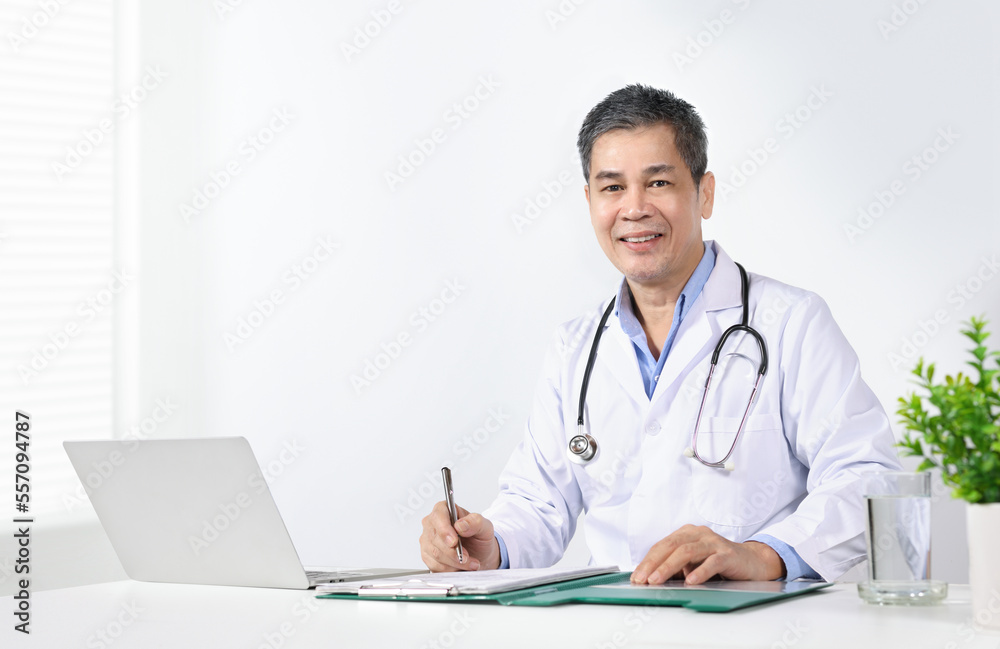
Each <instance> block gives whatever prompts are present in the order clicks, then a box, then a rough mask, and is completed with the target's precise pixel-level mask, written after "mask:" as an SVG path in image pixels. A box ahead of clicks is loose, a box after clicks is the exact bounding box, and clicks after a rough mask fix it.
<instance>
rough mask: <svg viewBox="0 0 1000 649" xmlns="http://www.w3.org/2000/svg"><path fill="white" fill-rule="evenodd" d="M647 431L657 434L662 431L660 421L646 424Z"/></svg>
mask: <svg viewBox="0 0 1000 649" xmlns="http://www.w3.org/2000/svg"><path fill="white" fill-rule="evenodd" d="M646 432H647V433H649V434H650V435H655V434H657V433H658V432H660V422H658V421H651V422H649V423H648V424H646Z"/></svg>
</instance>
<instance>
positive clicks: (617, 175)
mask: <svg viewBox="0 0 1000 649" xmlns="http://www.w3.org/2000/svg"><path fill="white" fill-rule="evenodd" d="M676 170H677V167H676V166H674V165H669V164H666V163H665V162H661V163H658V164H653V165H649V166H648V167H646V168H645V169H643V170H642V172H643V174H645V175H647V176H652V175H654V174H666V173H670V172H672V171H676ZM624 177H625V174H623V173H622V172H620V171H615V170H613V169H602V170H601V171H598V172H597V173H596V174H594V180H621V179H623V178H624Z"/></svg>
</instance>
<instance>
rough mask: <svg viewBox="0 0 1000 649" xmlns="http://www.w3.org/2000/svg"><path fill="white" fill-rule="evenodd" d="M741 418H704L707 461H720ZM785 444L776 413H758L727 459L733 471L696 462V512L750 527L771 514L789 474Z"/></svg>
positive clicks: (701, 450)
mask: <svg viewBox="0 0 1000 649" xmlns="http://www.w3.org/2000/svg"><path fill="white" fill-rule="evenodd" d="M739 425H740V418H739V417H708V418H705V419H702V422H701V429H700V431H699V433H698V454H699V455H701V457H702V458H703V459H704V460H705V461H706V462H717V461H719V460H721V459H722V458H723V457H725V455H726V453H728V452H729V449H730V447H731V446H732V444H733V441H734V440H735V439H736V430H737V428H739ZM787 457H788V451H787V443H786V441H785V436H784V435H783V434H782V428H781V418H780V417H779V416H778V415H777V414H754V415H751V416H750V417H748V418H747V424H746V427H745V428H744V430H743V434H742V435H741V436H740V439H739V442H738V443H737V444H736V448H735V449H734V450H733V454H732V455H731V456H730V458H729V460H730V461H731V462H733V464H734V469H733V470H732V471H726V470H725V469H723V468H717V467H709V466H705V465H704V464H702V463H701V462H698V461H697V460H692V463H691V467H692V468H691V471H692V479H693V487H694V498H695V507H696V508H697V511H698V514H699V515H700V516H701V517H702V518H704V519H705V521H707V522H708V523H710V524H712V525H716V526H726V527H746V526H751V525H758V524H760V523H762V522H764V521H766V520H768V519H769V518H770V517H771V514H772V513H773V512H774V508H775V504H776V503H777V500H778V492H779V490H780V487H781V483H782V482H783V478H782V476H784V475H785V473H787V468H786V467H785V466H784V464H783V462H785V461H786V459H787Z"/></svg>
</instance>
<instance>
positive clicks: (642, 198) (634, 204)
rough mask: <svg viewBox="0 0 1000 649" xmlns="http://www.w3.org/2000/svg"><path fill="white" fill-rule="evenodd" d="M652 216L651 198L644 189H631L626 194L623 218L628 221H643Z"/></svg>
mask: <svg viewBox="0 0 1000 649" xmlns="http://www.w3.org/2000/svg"><path fill="white" fill-rule="evenodd" d="M650 214H652V207H651V205H650V203H649V196H648V195H647V194H646V189H645V188H644V187H631V188H629V189H628V190H626V192H625V203H624V204H623V205H622V216H623V217H624V218H626V219H641V218H643V217H645V216H649V215H650Z"/></svg>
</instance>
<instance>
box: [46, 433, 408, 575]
mask: <svg viewBox="0 0 1000 649" xmlns="http://www.w3.org/2000/svg"><path fill="white" fill-rule="evenodd" d="M63 448H65V449H66V454H67V455H69V459H70V462H72V463H73V468H74V469H76V473H77V475H78V476H79V477H80V481H81V482H82V483H83V485H84V488H85V489H86V491H87V493H88V495H89V496H90V502H91V503H92V504H93V506H94V510H95V511H96V512H97V517H98V518H99V519H100V521H101V525H102V526H103V527H104V531H105V532H106V533H107V535H108V538H109V539H110V540H111V545H112V546H113V547H114V549H115V552H116V553H117V554H118V558H119V560H120V561H121V563H122V566H123V567H124V569H125V573H126V574H127V575H128V576H129V577H130V578H131V579H135V580H137V581H154V582H169V583H179V584H206V585H218V586H259V587H264V588H297V589H307V588H313V587H315V586H317V585H319V584H330V583H338V582H345V581H359V580H365V579H372V578H377V577H400V576H405V575H414V574H423V573H427V572H428V571H427V570H426V569H423V570H396V569H369V568H360V569H341V570H321V569H310V570H308V571H307V570H306V569H305V568H303V566H302V563H301V562H300V561H299V555H298V553H297V552H296V551H295V546H294V545H292V539H291V537H290V536H289V535H288V530H287V529H286V528H285V523H284V521H283V520H282V519H281V514H279V513H278V508H277V506H276V505H275V503H274V499H273V498H272V497H271V491H270V489H268V486H267V481H266V480H265V479H264V474H263V473H262V472H261V470H260V466H259V465H258V464H257V459H256V458H255V457H254V454H253V451H252V450H251V449H250V444H249V442H247V440H246V438H243V437H215V438H200V439H160V440H125V441H122V440H102V441H78V442H63Z"/></svg>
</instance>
